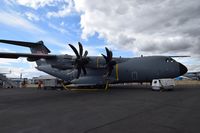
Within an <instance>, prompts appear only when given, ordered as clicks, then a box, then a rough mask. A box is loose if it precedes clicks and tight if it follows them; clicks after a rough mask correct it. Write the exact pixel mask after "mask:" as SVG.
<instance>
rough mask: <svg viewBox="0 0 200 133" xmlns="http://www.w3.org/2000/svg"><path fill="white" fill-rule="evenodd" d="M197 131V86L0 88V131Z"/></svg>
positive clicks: (199, 123) (199, 115) (199, 93)
mask: <svg viewBox="0 0 200 133" xmlns="http://www.w3.org/2000/svg"><path fill="white" fill-rule="evenodd" d="M111 132H113V133H199V132H200V86H195V85H193V86H177V87H176V88H175V89H174V90H173V91H163V92H156V91H151V90H150V88H149V86H146V85H144V86H142V85H137V86H130V85H129V86H118V87H111V89H110V90H108V91H106V92H105V91H103V90H96V91H88V90H85V91H84V90H83V91H80V90H79V91H78V90H76V91H67V90H62V91H61V90H37V89H19V88H18V89H16V88H15V89H0V133H111Z"/></svg>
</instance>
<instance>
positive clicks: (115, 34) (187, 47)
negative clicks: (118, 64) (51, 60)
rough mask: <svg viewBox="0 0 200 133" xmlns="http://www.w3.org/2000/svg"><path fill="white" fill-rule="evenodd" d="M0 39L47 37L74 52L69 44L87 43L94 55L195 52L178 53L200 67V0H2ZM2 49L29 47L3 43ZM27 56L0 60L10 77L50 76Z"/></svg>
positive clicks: (62, 50) (57, 50) (58, 49)
mask: <svg viewBox="0 0 200 133" xmlns="http://www.w3.org/2000/svg"><path fill="white" fill-rule="evenodd" d="M0 39H10V40H21V41H30V42H37V41H40V40H43V41H44V43H45V45H46V46H47V47H48V48H49V49H50V50H51V53H52V54H72V55H73V54H74V53H73V51H72V50H71V49H70V47H69V46H68V44H69V43H71V44H73V45H74V46H76V47H77V45H78V44H77V42H78V41H80V42H81V43H82V44H83V47H84V49H85V50H88V52H89V55H100V54H101V53H104V54H105V47H108V48H109V49H111V50H112V51H113V54H114V56H116V57H118V56H122V57H136V56H140V55H144V56H149V55H173V56H176V55H189V56H191V57H187V58H176V60H177V61H180V62H181V63H183V64H185V65H186V66H187V67H188V69H189V71H200V60H199V59H200V52H199V51H200V2H199V0H192V1H191V0H117V2H116V0H1V1H0ZM0 52H15V53H17V52H25V53H30V50H29V49H28V48H23V47H19V46H13V45H7V44H2V43H1V44H0ZM35 66H36V64H35V63H34V62H27V60H26V59H25V58H19V59H17V60H13V59H0V73H1V72H7V73H9V74H7V76H8V77H19V76H20V73H22V74H23V77H28V78H30V77H35V76H39V75H44V73H42V72H39V71H38V70H36V69H35Z"/></svg>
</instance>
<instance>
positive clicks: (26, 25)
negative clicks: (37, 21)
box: [0, 10, 45, 34]
mask: <svg viewBox="0 0 200 133" xmlns="http://www.w3.org/2000/svg"><path fill="white" fill-rule="evenodd" d="M0 18H3V19H0V23H1V24H4V25H7V26H9V27H14V28H16V29H20V30H21V29H23V30H25V31H29V32H34V33H41V34H44V33H45V31H44V30H42V29H40V28H38V27H37V26H36V25H34V24H33V23H31V22H29V21H28V20H26V19H24V18H23V17H22V16H21V15H20V14H19V13H17V12H14V11H7V12H5V11H1V10H0Z"/></svg>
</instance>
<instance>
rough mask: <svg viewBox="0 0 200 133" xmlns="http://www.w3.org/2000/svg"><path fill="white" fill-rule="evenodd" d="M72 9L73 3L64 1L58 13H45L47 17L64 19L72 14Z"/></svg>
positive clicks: (67, 0) (70, 0) (69, 0)
mask: <svg viewBox="0 0 200 133" xmlns="http://www.w3.org/2000/svg"><path fill="white" fill-rule="evenodd" d="M73 8H74V3H73V1H72V0H66V1H65V3H64V5H63V6H62V8H61V9H59V10H58V11H52V12H48V13H47V17H48V18H51V17H65V16H68V15H70V14H71V13H72V11H73Z"/></svg>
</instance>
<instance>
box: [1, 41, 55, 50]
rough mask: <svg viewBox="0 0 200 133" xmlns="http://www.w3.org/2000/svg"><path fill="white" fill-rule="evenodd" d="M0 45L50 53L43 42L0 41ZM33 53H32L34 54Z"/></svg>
mask: <svg viewBox="0 0 200 133" xmlns="http://www.w3.org/2000/svg"><path fill="white" fill-rule="evenodd" d="M0 43H7V44H13V45H17V46H23V47H29V48H31V49H34V48H35V49H37V50H35V51H38V50H43V51H44V53H50V52H51V51H50V50H49V49H48V48H47V47H46V46H45V45H44V42H43V41H38V42H24V41H14V40H2V39H0ZM35 51H32V52H33V53H35Z"/></svg>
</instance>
